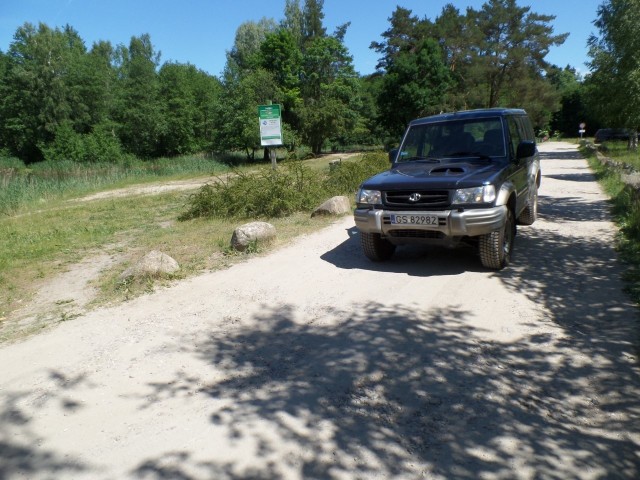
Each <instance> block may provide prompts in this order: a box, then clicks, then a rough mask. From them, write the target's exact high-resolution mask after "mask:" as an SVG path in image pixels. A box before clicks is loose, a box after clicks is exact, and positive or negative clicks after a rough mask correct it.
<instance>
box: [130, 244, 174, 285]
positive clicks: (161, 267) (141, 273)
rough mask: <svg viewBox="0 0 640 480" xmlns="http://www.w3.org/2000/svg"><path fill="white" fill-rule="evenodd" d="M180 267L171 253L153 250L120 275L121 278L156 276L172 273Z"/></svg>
mask: <svg viewBox="0 0 640 480" xmlns="http://www.w3.org/2000/svg"><path fill="white" fill-rule="evenodd" d="M179 269H180V265H178V262H176V261H175V260H174V259H173V258H171V257H170V256H169V255H167V254H164V253H162V252H159V251H158V250H152V251H150V252H149V253H147V254H146V255H145V256H144V257H142V259H140V260H139V261H138V262H137V263H136V264H134V265H132V266H131V267H129V268H127V269H126V270H125V271H124V272H122V274H121V275H120V279H121V280H125V279H127V278H130V277H145V276H150V277H156V276H158V275H161V274H171V273H174V272H176V271H177V270H179Z"/></svg>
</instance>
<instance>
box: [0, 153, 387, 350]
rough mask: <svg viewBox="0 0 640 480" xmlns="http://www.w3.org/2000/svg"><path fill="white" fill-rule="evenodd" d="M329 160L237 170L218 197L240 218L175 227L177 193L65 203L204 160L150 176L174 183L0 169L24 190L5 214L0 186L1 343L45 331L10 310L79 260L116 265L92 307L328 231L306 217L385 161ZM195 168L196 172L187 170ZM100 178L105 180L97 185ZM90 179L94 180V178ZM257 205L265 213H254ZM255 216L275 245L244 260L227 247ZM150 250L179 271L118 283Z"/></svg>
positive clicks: (100, 282) (183, 204)
mask: <svg viewBox="0 0 640 480" xmlns="http://www.w3.org/2000/svg"><path fill="white" fill-rule="evenodd" d="M374 157H375V156H374ZM334 158H335V157H334ZM330 160H331V158H319V159H311V160H305V161H304V162H289V163H288V164H287V162H279V164H278V169H277V172H278V173H277V174H275V173H274V172H273V171H271V170H270V169H269V167H267V168H264V169H263V168H261V167H256V166H248V167H247V168H246V169H240V170H236V172H239V173H238V174H237V178H240V179H242V178H244V179H245V180H244V181H245V182H246V183H245V184H243V183H242V180H241V181H240V182H239V183H238V184H234V185H233V186H232V185H231V183H232V182H229V184H228V189H227V190H224V189H223V190H222V191H223V192H226V193H227V194H230V195H231V194H232V195H237V198H234V199H233V201H235V202H238V203H236V204H235V205H237V206H238V207H237V210H238V211H235V210H233V209H227V210H226V211H225V212H223V213H221V214H216V215H208V216H201V215H191V216H190V217H189V218H186V219H185V218H183V220H182V221H178V218H180V217H181V216H184V212H185V211H189V209H191V208H193V197H192V196H190V195H189V194H188V193H186V192H181V191H176V190H173V191H167V192H165V193H161V194H156V195H137V196H127V197H111V198H108V199H101V200H92V201H69V199H74V200H75V199H76V198H77V197H81V196H84V195H86V194H87V193H94V192H96V191H100V190H101V189H102V190H104V189H111V188H114V186H122V185H126V184H127V183H142V182H143V181H148V180H150V179H153V178H155V180H156V181H157V180H158V178H163V179H167V178H176V177H179V178H180V179H185V178H193V177H194V175H195V176H197V175H199V174H200V173H201V170H203V171H206V172H207V174H211V173H212V171H214V170H212V168H213V167H212V166H211V164H208V163H207V162H210V161H209V160H205V162H204V163H203V164H201V165H200V166H193V165H192V166H190V167H188V168H186V169H185V170H181V168H178V167H176V166H174V165H171V162H170V161H169V160H166V161H163V162H159V164H158V167H157V172H163V173H162V175H165V174H167V175H168V174H171V175H175V176H174V177H166V176H161V175H160V174H158V175H159V176H154V174H153V173H150V171H148V170H144V169H142V170H140V171H139V172H138V173H137V174H135V175H134V174H133V173H131V175H129V174H126V175H123V176H122V177H119V176H118V175H120V173H122V172H120V171H119V170H118V169H117V168H116V169H115V170H114V172H113V173H114V174H113V175H111V174H110V173H109V171H106V172H102V173H100V172H99V169H98V166H96V165H90V166H86V167H87V168H86V169H85V168H84V167H78V170H73V169H71V170H72V172H71V173H72V174H69V172H67V173H66V174H62V171H58V170H56V168H53V166H52V165H48V166H47V168H45V167H44V166H40V167H38V168H36V170H38V173H37V174H36V175H31V173H30V172H32V171H33V169H29V168H27V167H25V166H24V165H22V164H20V163H19V162H15V161H8V160H7V161H6V162H5V163H4V164H3V165H5V166H7V169H13V170H11V171H14V170H15V171H17V170H20V171H21V173H19V174H17V175H18V176H21V180H20V181H22V182H23V183H22V184H19V183H14V182H13V180H11V179H10V181H11V182H12V185H14V186H15V187H16V188H17V189H18V190H20V188H22V190H21V191H19V192H18V193H17V197H18V199H17V201H16V203H15V205H14V206H10V207H7V204H8V201H9V199H8V196H7V195H6V194H5V190H4V189H2V188H0V205H2V208H4V209H5V210H3V212H4V215H2V214H0V232H2V234H0V341H10V340H11V339H13V338H16V337H17V336H24V335H27V334H31V333H35V332H38V331H41V326H45V325H47V323H46V322H45V321H44V320H43V322H44V323H42V322H40V323H38V322H36V324H34V326H33V328H26V327H24V328H23V327H20V328H18V323H16V322H14V319H15V317H14V316H13V315H12V312H14V311H15V310H16V309H17V308H19V307H20V306H21V305H24V304H26V303H27V302H28V301H29V299H30V298H31V297H32V296H33V294H34V293H35V292H36V291H37V289H38V287H39V286H40V285H43V284H44V283H45V282H46V281H48V280H49V279H51V278H52V277H53V276H55V275H57V274H60V273H62V272H65V271H66V270H67V268H68V267H69V266H70V265H73V264H74V263H77V262H79V261H80V260H82V259H87V258H91V257H92V256H94V255H97V254H98V253H108V254H109V255H110V256H111V257H112V258H113V263H112V264H110V266H107V267H106V269H105V270H103V271H102V272H101V273H100V277H99V278H97V279H95V280H94V281H93V282H92V285H93V286H94V287H96V288H97V290H98V291H99V294H98V297H97V298H96V299H95V300H94V303H93V304H94V305H104V304H110V303H117V302H121V301H126V300H127V299H130V298H133V297H136V296H138V295H140V294H141V293H144V292H148V291H150V290H152V289H154V288H156V287H158V286H162V285H165V284H168V283H170V282H173V281H175V280H179V279H181V278H186V277H189V276H192V275H194V274H197V273H199V272H202V271H211V270H217V269H221V268H226V267H228V266H230V265H232V264H234V263H237V262H241V261H244V260H245V259H247V258H251V257H252V256H255V255H262V254H264V253H266V252H268V251H270V250H271V249H273V248H279V247H280V246H283V245H287V244H289V243H290V242H291V241H292V240H293V239H294V237H296V236H298V235H300V234H305V233H309V232H312V231H314V230H317V229H319V228H322V227H324V226H327V225H329V224H330V223H332V222H333V221H334V219H333V218H331V217H325V216H318V217H315V218H311V217H310V215H309V210H310V209H312V208H314V207H315V206H317V204H319V203H320V202H321V201H324V200H326V198H328V197H329V196H331V195H334V194H337V193H342V192H343V191H344V190H348V191H347V192H344V193H348V194H349V195H350V196H351V194H352V193H353V191H355V189H356V188H357V186H358V184H359V183H360V182H361V181H362V179H363V178H361V177H363V176H369V175H370V174H373V173H376V171H378V170H384V169H386V168H387V166H388V164H387V161H386V155H384V154H379V155H378V156H377V157H375V158H373V157H371V156H368V157H367V158H360V157H359V156H355V157H352V158H348V159H343V161H342V163H341V165H340V167H339V168H337V169H334V170H332V171H330V170H329V167H328V162H329V161H330ZM193 162H194V164H197V163H198V162H200V160H198V159H194V161H193ZM9 165H10V166H9ZM372 165H375V166H372ZM59 166H60V165H59ZM70 167H74V168H75V167H76V166H75V165H72V166H70ZM89 167H91V168H89ZM60 168H62V167H61V166H60ZM132 168H133V167H132ZM224 168H226V167H224V166H220V169H221V170H219V171H224V170H223V169H224ZM91 169H93V170H91ZM193 170H195V171H196V173H195V174H189V173H188V172H189V171H193ZM101 174H104V175H105V176H106V177H108V178H107V179H100V178H98V177H100V175H101ZM30 175H31V176H30ZM83 175H85V176H86V177H87V179H86V180H87V181H86V183H85V182H84V181H83V182H81V181H79V180H78V178H77V177H82V176H83ZM73 177H76V178H75V180H74V179H73ZM94 177H95V178H96V179H97V180H95V181H94ZM2 178H4V180H0V182H1V181H6V180H7V177H6V176H5V177H2ZM18 182H19V181H18ZM76 182H77V183H76ZM254 182H258V184H259V185H260V187H259V188H258V189H256V190H257V191H256V192H253V191H252V190H253V189H254V187H255V185H256V184H255V183H254ZM5 186H6V184H5ZM292 191H293V192H292ZM338 191H339V192H338ZM254 193H255V194H256V196H255V198H254V199H252V200H251V201H245V202H244V203H246V204H251V205H253V207H252V208H253V210H249V209H248V208H246V207H245V206H241V204H242V202H243V198H245V200H246V197H244V196H246V195H253V194H254ZM3 195H4V196H3ZM220 198H221V199H222V201H227V200H228V199H227V198H224V197H220ZM2 202H4V203H2ZM227 203H230V202H227ZM260 204H262V205H264V206H266V207H267V208H263V209H262V210H260V209H259V205H260ZM239 212H243V213H242V214H240V213H239ZM258 217H262V218H263V219H265V220H267V221H269V222H270V223H272V224H273V225H274V226H275V227H276V231H277V238H276V240H275V241H274V242H273V244H271V245H269V246H263V245H259V244H256V245H255V246H254V247H253V248H251V249H249V251H248V252H245V253H243V254H238V253H236V252H233V251H231V250H230V248H229V245H230V240H231V236H232V234H233V230H234V229H235V228H236V227H237V226H239V225H240V224H242V223H245V222H246V221H251V220H254V219H257V218H258ZM150 250H160V251H162V252H164V253H166V254H167V255H170V256H171V257H173V258H175V259H176V260H177V261H178V263H179V264H180V270H179V271H178V272H176V273H175V274H173V275H170V276H163V277H161V278H152V279H142V280H139V281H135V282H131V281H123V280H121V279H120V274H121V273H122V272H123V271H124V270H125V269H126V268H127V267H128V266H130V265H131V264H133V263H134V262H136V261H137V260H139V259H140V258H142V257H143V256H144V255H145V254H146V253H148V252H149V251H150ZM58 307H59V308H62V309H63V308H64V307H65V305H56V308H58ZM66 319H67V318H65V320H66Z"/></svg>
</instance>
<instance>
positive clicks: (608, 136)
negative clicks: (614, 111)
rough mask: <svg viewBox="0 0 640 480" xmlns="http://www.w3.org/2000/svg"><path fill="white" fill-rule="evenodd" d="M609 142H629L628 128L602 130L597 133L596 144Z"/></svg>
mask: <svg viewBox="0 0 640 480" xmlns="http://www.w3.org/2000/svg"><path fill="white" fill-rule="evenodd" d="M608 140H629V130H627V129H626V128H601V129H600V130H598V131H597V132H596V135H595V138H594V141H595V143H602V142H606V141H608Z"/></svg>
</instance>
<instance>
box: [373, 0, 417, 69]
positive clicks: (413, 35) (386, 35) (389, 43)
mask: <svg viewBox="0 0 640 480" xmlns="http://www.w3.org/2000/svg"><path fill="white" fill-rule="evenodd" d="M388 20H389V23H390V24H391V26H390V27H389V28H388V29H387V30H386V31H384V32H383V33H382V35H381V36H382V38H383V40H382V41H381V42H376V41H373V42H371V45H370V46H369V48H371V49H372V50H374V51H376V52H377V53H378V54H380V55H381V57H380V60H379V61H378V64H377V65H376V68H377V69H378V70H388V69H389V67H391V65H393V63H394V61H395V59H396V57H397V56H398V55H400V53H401V52H410V51H412V50H414V49H415V47H416V46H417V45H418V44H419V43H420V42H421V41H422V40H424V38H425V36H426V32H425V28H424V21H421V20H420V19H419V18H418V17H417V16H415V15H413V14H412V11H411V10H409V9H406V8H403V7H400V6H398V7H396V9H395V10H394V11H393V13H392V14H391V17H389V19H388Z"/></svg>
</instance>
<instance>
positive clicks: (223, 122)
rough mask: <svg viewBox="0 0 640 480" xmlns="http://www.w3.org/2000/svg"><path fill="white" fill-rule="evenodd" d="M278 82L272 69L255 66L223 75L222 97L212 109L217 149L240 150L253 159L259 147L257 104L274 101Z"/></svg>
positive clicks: (249, 158)
mask: <svg viewBox="0 0 640 480" xmlns="http://www.w3.org/2000/svg"><path fill="white" fill-rule="evenodd" d="M277 92H278V89H277V85H276V82H275V80H274V76H273V74H272V73H271V72H269V71H267V70H265V69H263V68H258V69H254V70H252V71H251V72H248V73H246V74H245V75H243V76H242V77H240V78H238V77H235V76H233V75H230V76H228V77H226V78H225V79H224V81H223V86H222V98H224V100H225V101H224V102H220V103H219V104H218V106H217V109H216V111H215V114H214V115H215V124H214V127H215V141H214V148H215V150H216V151H235V150H241V151H244V152H245V153H246V156H247V159H248V160H254V159H255V154H256V151H258V150H260V149H261V147H260V130H259V124H258V105H265V104H266V103H268V102H269V101H272V100H276V101H277V98H276V96H277Z"/></svg>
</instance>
